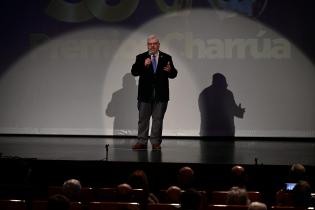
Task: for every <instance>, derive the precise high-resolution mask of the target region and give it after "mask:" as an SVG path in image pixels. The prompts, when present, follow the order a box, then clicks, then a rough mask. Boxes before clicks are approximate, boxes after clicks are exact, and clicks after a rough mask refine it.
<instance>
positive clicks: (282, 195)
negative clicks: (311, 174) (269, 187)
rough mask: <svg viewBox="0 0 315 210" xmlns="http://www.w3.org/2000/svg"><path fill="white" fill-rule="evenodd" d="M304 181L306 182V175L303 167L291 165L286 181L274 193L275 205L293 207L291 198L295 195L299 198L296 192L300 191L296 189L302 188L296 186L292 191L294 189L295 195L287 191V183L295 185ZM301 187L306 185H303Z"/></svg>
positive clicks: (297, 164) (296, 164) (291, 191)
mask: <svg viewBox="0 0 315 210" xmlns="http://www.w3.org/2000/svg"><path fill="white" fill-rule="evenodd" d="M304 181H307V175H306V169H305V167H304V166H303V165H302V164H300V163H295V164H292V166H291V167H290V170H289V173H288V177H287V179H286V180H285V181H284V183H282V186H280V188H281V189H280V190H278V192H277V193H276V203H277V205H280V206H283V205H294V203H293V196H294V194H296V196H297V197H299V195H300V194H299V193H297V192H299V191H300V190H298V189H302V188H303V187H301V186H299V187H298V186H296V187H297V188H293V189H295V193H293V190H289V189H287V184H288V183H293V184H294V183H296V184H297V183H299V182H304ZM306 183H307V182H306ZM300 185H301V184H300ZM303 185H306V184H303ZM296 199H298V198H296ZM298 203H299V202H298Z"/></svg>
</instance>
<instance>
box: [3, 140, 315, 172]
mask: <svg viewBox="0 0 315 210" xmlns="http://www.w3.org/2000/svg"><path fill="white" fill-rule="evenodd" d="M135 142H136V138H113V137H99V136H97V137H93V136H92V137H91V136H36V135H34V136H23V135H2V136H0V153H1V154H2V157H19V158H34V159H38V160H75V161H77V160H78V161H85V160H86V161H99V160H105V161H112V162H116V161H117V162H160V163H164V162H165V163H202V164H255V163H257V164H264V165H291V164H292V163H302V164H304V165H309V166H315V141H314V140H312V139H311V140H310V139H306V140H305V139H293V140H292V139H289V140H286V139H265V138H264V139H261V138H260V139H259V138H258V139H257V140H255V139H254V138H251V139H244V138H243V139H241V138H240V139H238V138H236V139H235V140H234V141H224V140H222V139H211V140H206V139H204V140H201V139H195V138H190V139H189V138H165V139H164V140H163V143H162V150H161V151H152V150H151V145H148V149H147V150H140V151H134V150H132V149H131V146H132V144H134V143H135ZM105 145H108V152H106V148H105Z"/></svg>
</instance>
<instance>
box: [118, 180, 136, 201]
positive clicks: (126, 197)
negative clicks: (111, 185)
mask: <svg viewBox="0 0 315 210" xmlns="http://www.w3.org/2000/svg"><path fill="white" fill-rule="evenodd" d="M116 189H117V194H116V201H119V202H131V201H133V199H134V197H133V194H132V187H131V186H130V185H129V184H127V183H123V184H119V185H118V186H117V188H116Z"/></svg>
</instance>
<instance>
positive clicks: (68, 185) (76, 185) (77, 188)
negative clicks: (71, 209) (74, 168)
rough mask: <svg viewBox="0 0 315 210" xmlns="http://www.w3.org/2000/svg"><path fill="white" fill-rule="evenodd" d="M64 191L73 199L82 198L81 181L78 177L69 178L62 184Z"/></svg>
mask: <svg viewBox="0 0 315 210" xmlns="http://www.w3.org/2000/svg"><path fill="white" fill-rule="evenodd" d="M62 188H63V193H64V195H65V196H67V198H69V199H70V200H71V201H76V200H80V193H81V188H82V186H81V183H80V181H79V180H77V179H69V180H67V181H65V182H64V183H63V185H62Z"/></svg>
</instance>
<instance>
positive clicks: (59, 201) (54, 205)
mask: <svg viewBox="0 0 315 210" xmlns="http://www.w3.org/2000/svg"><path fill="white" fill-rule="evenodd" d="M68 209H70V200H69V199H68V198H67V197H66V196H64V195H59V194H56V195H53V196H51V197H49V198H48V204H47V210H68Z"/></svg>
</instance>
